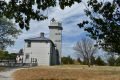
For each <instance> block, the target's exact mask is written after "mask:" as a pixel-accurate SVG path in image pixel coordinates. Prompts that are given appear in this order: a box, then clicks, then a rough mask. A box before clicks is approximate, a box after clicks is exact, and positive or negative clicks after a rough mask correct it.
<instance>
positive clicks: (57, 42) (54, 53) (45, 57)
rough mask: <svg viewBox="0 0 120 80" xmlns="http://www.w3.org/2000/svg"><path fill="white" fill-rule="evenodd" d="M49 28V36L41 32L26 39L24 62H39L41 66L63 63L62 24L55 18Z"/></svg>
mask: <svg viewBox="0 0 120 80" xmlns="http://www.w3.org/2000/svg"><path fill="white" fill-rule="evenodd" d="M49 30H50V32H49V38H46V37H45V35H44V33H43V32H41V33H40V35H38V37H35V38H29V39H25V45H24V49H23V63H32V62H37V65H39V66H40V65H57V64H60V63H61V48H62V30H63V28H62V25H61V23H59V22H57V21H56V20H55V19H54V18H53V19H52V20H51V21H50V26H49Z"/></svg>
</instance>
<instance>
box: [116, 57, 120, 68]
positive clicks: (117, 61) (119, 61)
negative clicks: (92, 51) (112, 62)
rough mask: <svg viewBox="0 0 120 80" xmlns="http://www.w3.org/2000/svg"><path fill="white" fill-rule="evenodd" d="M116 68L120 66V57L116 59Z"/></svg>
mask: <svg viewBox="0 0 120 80" xmlns="http://www.w3.org/2000/svg"><path fill="white" fill-rule="evenodd" d="M116 66H120V56H119V57H118V58H117V59H116Z"/></svg>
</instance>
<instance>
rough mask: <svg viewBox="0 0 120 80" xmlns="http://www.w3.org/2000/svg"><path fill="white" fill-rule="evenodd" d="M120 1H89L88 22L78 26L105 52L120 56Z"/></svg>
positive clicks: (87, 7)
mask: <svg viewBox="0 0 120 80" xmlns="http://www.w3.org/2000/svg"><path fill="white" fill-rule="evenodd" d="M119 8H120V1H119V0H113V1H111V2H110V1H104V0H103V1H102V0H101V1H99V0H89V1H88V4H87V5H86V9H85V10H84V11H85V14H86V16H87V17H88V19H87V20H84V21H83V22H81V23H79V24H78V26H79V27H80V28H83V29H84V30H85V31H86V32H88V33H89V34H88V35H89V37H91V38H92V39H94V40H96V41H97V42H96V44H97V45H99V47H102V48H103V49H104V50H105V51H108V52H113V53H119V54H120V11H119Z"/></svg>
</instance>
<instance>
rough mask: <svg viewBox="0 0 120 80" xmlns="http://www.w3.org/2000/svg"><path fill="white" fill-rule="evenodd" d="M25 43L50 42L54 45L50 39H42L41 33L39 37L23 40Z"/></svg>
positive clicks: (42, 34)
mask: <svg viewBox="0 0 120 80" xmlns="http://www.w3.org/2000/svg"><path fill="white" fill-rule="evenodd" d="M25 41H26V42H29V41H30V42H51V43H52V44H53V45H54V43H53V42H52V41H51V40H50V39H48V38H46V37H44V33H43V32H42V33H40V37H35V38H29V39H25ZM54 46H55V45H54Z"/></svg>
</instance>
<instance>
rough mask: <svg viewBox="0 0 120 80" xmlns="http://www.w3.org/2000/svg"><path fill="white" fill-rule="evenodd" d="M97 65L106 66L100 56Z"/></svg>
mask: <svg viewBox="0 0 120 80" xmlns="http://www.w3.org/2000/svg"><path fill="white" fill-rule="evenodd" d="M96 65H99V66H104V65H105V62H104V61H103V60H102V59H101V57H100V56H98V58H97V59H96Z"/></svg>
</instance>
